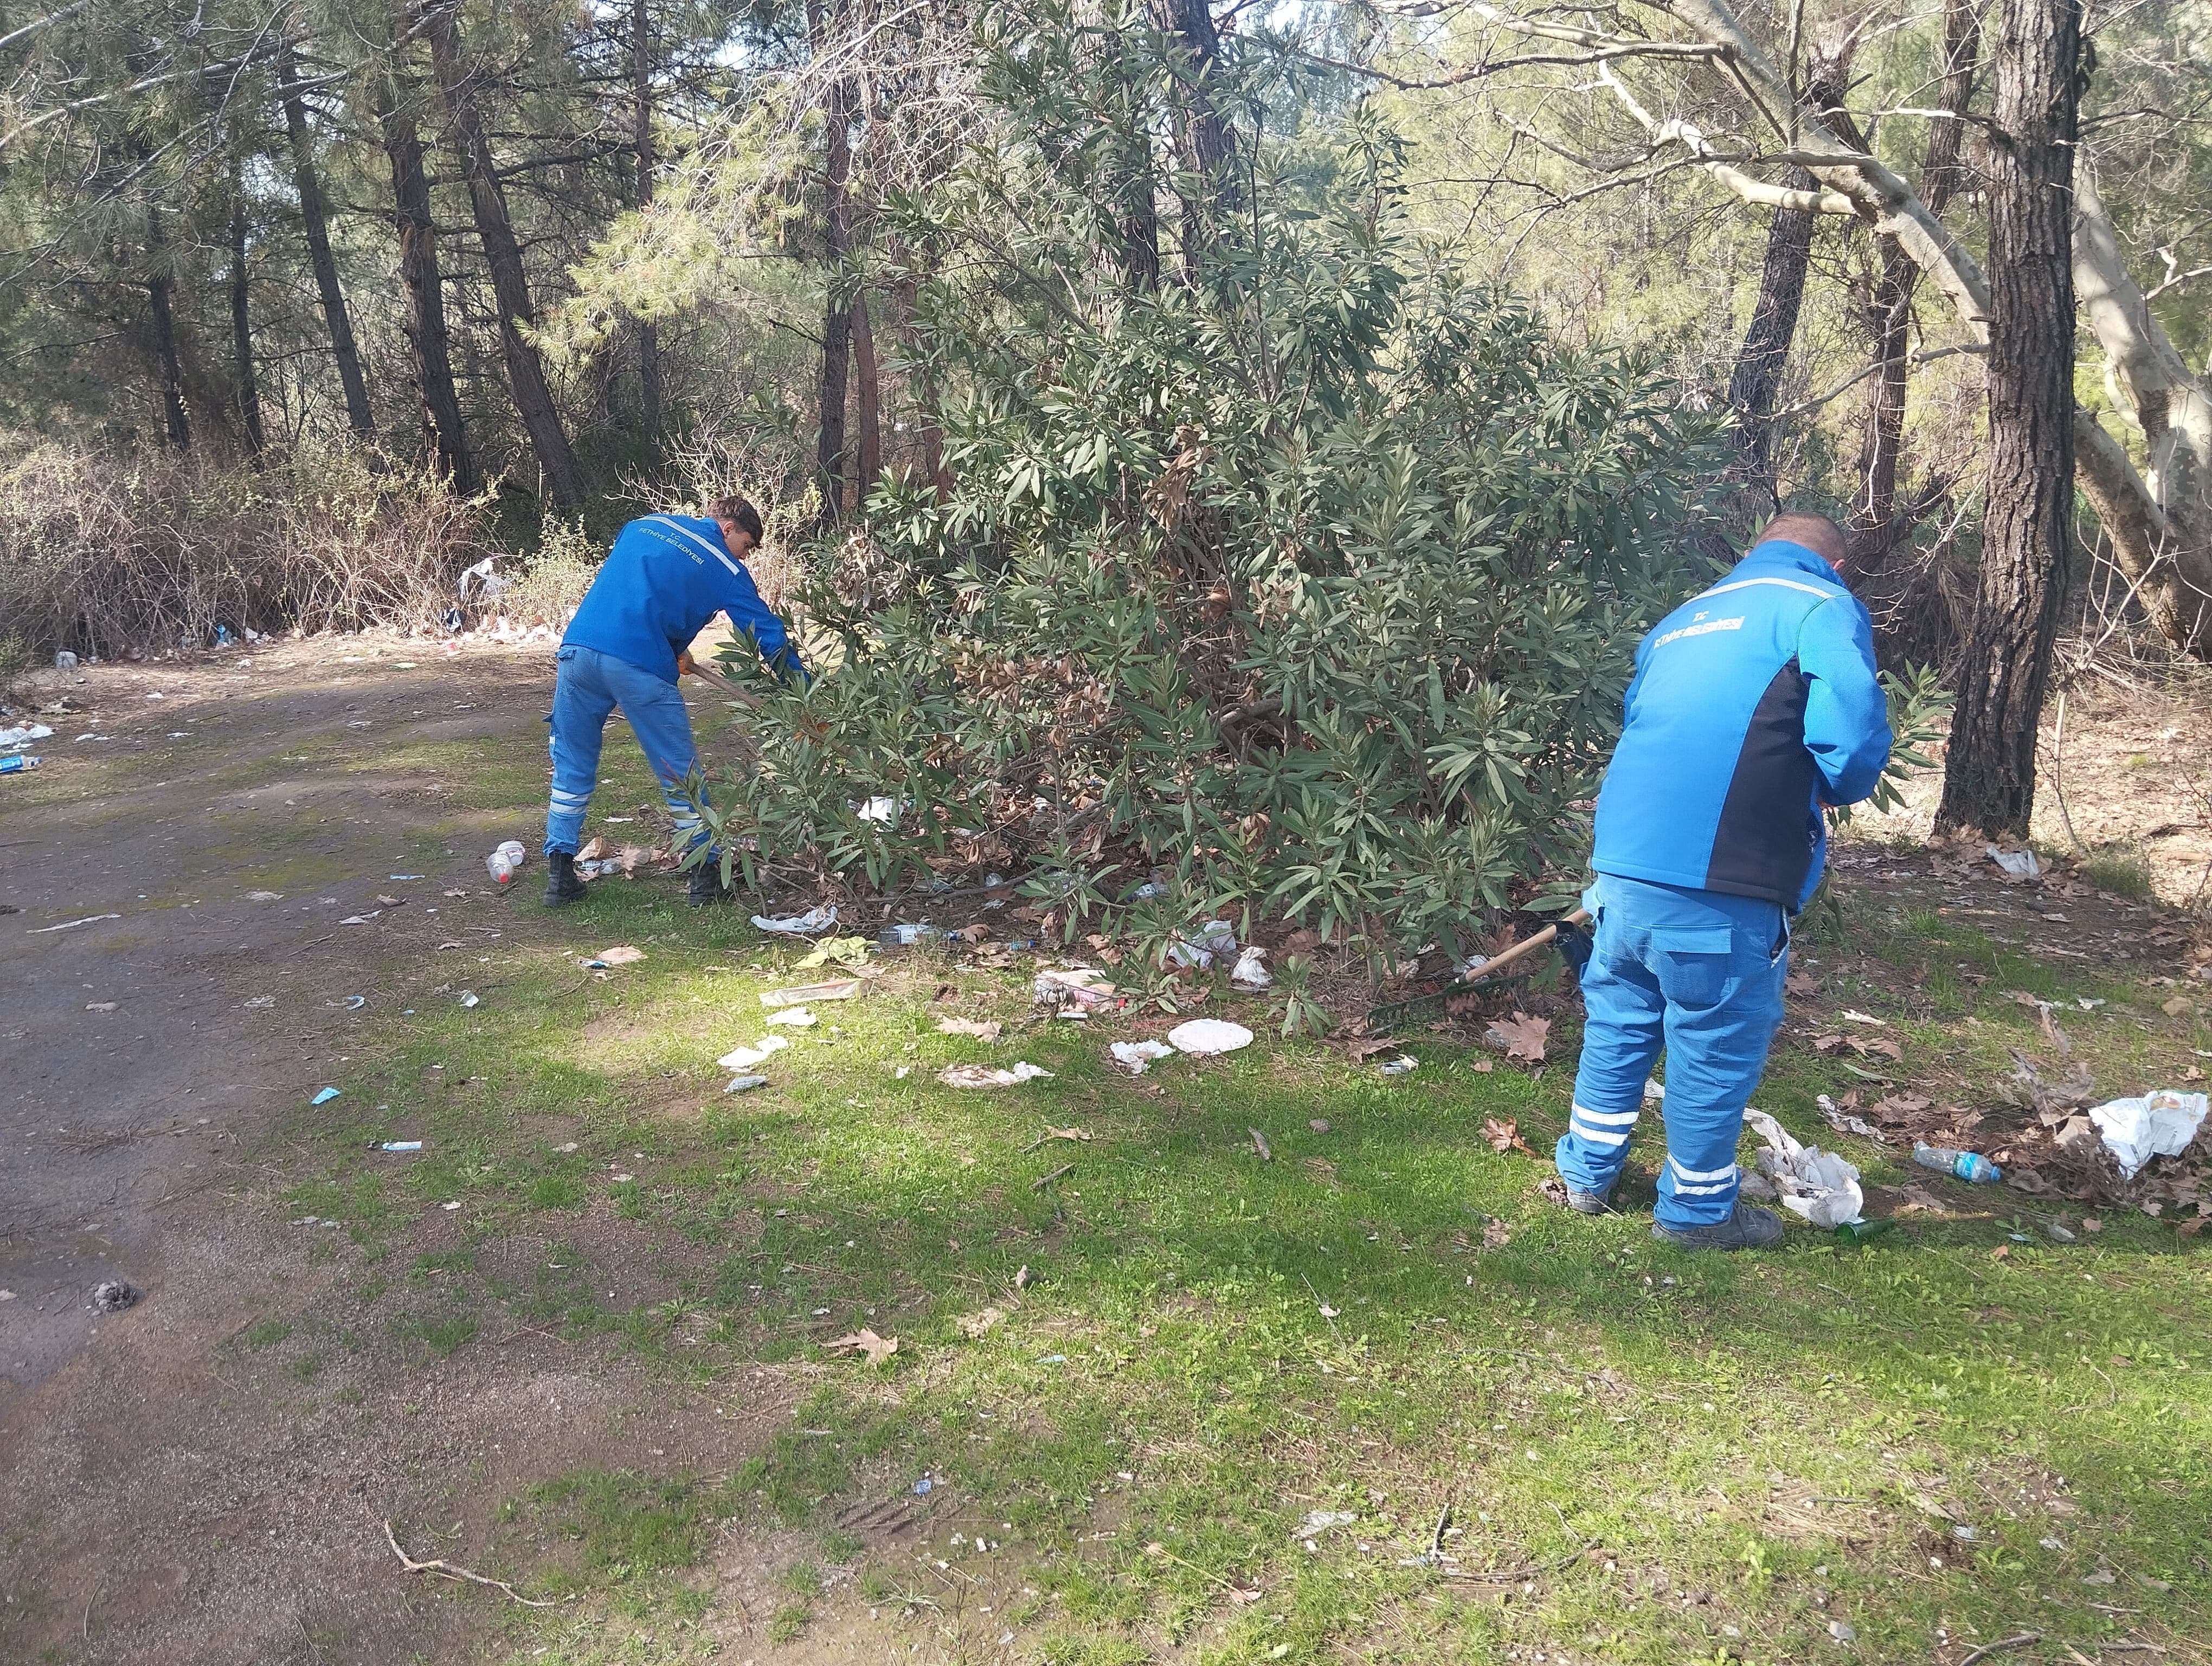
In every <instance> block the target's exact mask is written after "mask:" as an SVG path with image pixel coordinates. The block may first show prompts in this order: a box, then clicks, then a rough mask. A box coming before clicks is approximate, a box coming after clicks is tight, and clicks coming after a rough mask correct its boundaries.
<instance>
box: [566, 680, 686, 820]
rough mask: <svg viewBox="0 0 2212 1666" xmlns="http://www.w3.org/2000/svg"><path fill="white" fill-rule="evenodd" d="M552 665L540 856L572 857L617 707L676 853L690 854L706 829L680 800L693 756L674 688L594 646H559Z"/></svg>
mask: <svg viewBox="0 0 2212 1666" xmlns="http://www.w3.org/2000/svg"><path fill="white" fill-rule="evenodd" d="M558 663H559V666H560V670H559V672H558V674H557V675H556V678H554V683H553V712H552V714H551V715H550V717H548V718H547V719H546V720H545V721H546V722H547V723H549V724H550V725H551V726H552V730H553V734H552V740H551V746H552V751H553V801H552V804H551V806H550V808H549V809H548V810H547V812H546V815H545V854H548V855H550V854H552V853H553V852H555V851H556V850H565V851H567V852H568V854H571V855H574V854H575V852H576V848H577V844H578V842H579V841H580V839H581V838H582V837H583V833H584V812H585V811H586V809H587V808H588V807H589V806H590V805H591V802H592V788H593V787H596V786H598V785H599V743H600V739H601V738H602V735H603V733H604V732H605V728H606V726H607V719H608V718H609V717H610V716H611V715H612V714H613V712H614V709H615V708H616V707H617V706H620V707H621V708H622V714H623V716H624V717H626V718H628V719H629V730H630V733H632V734H634V735H635V736H636V737H637V744H638V745H639V746H641V748H643V749H644V751H645V761H646V762H647V763H649V764H651V765H652V766H653V774H654V775H658V776H659V778H660V790H661V792H662V793H663V795H664V796H665V797H666V799H667V800H668V808H669V810H670V812H671V813H672V814H673V815H674V816H675V818H676V841H677V848H678V850H689V849H690V848H691V847H692V846H694V845H696V844H697V843H698V842H700V840H702V838H704V837H705V836H706V830H705V829H704V828H702V826H701V825H700V824H699V818H698V815H697V813H696V812H695V811H693V809H692V808H691V805H690V800H687V799H686V798H685V797H684V781H685V780H686V779H687V778H688V777H689V776H690V774H691V771H692V769H693V768H694V767H695V766H696V763H697V762H698V752H697V751H696V748H694V747H693V745H692V744H691V714H690V712H689V711H688V710H686V709H685V708H684V696H682V695H681V694H679V693H678V692H677V689H676V684H673V683H670V682H665V681H664V680H663V679H662V678H659V677H656V676H654V675H653V672H649V671H646V670H643V669H641V668H640V667H639V666H634V665H632V664H630V663H629V660H617V659H616V658H615V656H614V655H613V654H602V653H600V652H599V649H597V648H573V647H571V648H562V650H561V653H560V657H559V661H558Z"/></svg>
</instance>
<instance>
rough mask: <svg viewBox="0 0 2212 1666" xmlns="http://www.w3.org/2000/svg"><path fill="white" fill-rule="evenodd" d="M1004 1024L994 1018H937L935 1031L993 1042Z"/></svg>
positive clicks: (944, 1034)
mask: <svg viewBox="0 0 2212 1666" xmlns="http://www.w3.org/2000/svg"><path fill="white" fill-rule="evenodd" d="M1005 1028H1006V1026H1005V1025H1003V1024H1001V1023H1000V1021H999V1020H998V1019H996V1018H939V1019H938V1021H937V1033H938V1034H939V1035H940V1036H973V1037H975V1039H976V1040H978V1041H987V1042H994V1041H996V1040H998V1039H999V1035H1000V1031H1003V1030H1004V1029H1005Z"/></svg>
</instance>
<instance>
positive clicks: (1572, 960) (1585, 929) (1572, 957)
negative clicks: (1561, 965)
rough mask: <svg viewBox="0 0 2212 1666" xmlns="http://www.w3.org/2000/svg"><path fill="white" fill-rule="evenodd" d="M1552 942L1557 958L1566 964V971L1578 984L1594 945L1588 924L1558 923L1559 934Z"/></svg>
mask: <svg viewBox="0 0 2212 1666" xmlns="http://www.w3.org/2000/svg"><path fill="white" fill-rule="evenodd" d="M1553 941H1554V945H1555V946H1556V947H1557V948H1558V949H1559V958H1560V959H1562V960H1564V961H1565V962H1566V963H1567V968H1568V970H1571V972H1573V973H1574V975H1575V982H1577V983H1580V982H1582V981H1583V967H1585V966H1587V965H1589V958H1590V950H1591V949H1592V948H1594V947H1595V945H1596V939H1595V937H1594V936H1593V935H1592V934H1591V933H1590V922H1589V921H1587V920H1582V921H1573V922H1569V921H1565V920H1562V921H1559V936H1558V937H1557V938H1556V939H1553Z"/></svg>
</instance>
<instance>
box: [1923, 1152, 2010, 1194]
mask: <svg viewBox="0 0 2212 1666" xmlns="http://www.w3.org/2000/svg"><path fill="white" fill-rule="evenodd" d="M1912 1160H1913V1161H1914V1162H1916V1163H1917V1164H1919V1165H1920V1166H1921V1167H1922V1168H1923V1169H1934V1170H1936V1171H1937V1172H1939V1173H1942V1174H1954V1175H1956V1176H1958V1177H1959V1178H1960V1179H1961V1180H1971V1181H1972V1182H1974V1183H1976V1184H1977V1185H1986V1184H1988V1183H1990V1181H1993V1180H1998V1179H2002V1177H2003V1174H2004V1170H2002V1169H2000V1168H1998V1167H1997V1165H1996V1164H1994V1163H1992V1162H1990V1159H1989V1158H1986V1157H1984V1156H1983V1155H1982V1154H1981V1152H1978V1151H1954V1150H1953V1149H1952V1148H1951V1147H1950V1146H1928V1145H1921V1144H1918V1143H1915V1145H1914V1146H1913V1147H1912Z"/></svg>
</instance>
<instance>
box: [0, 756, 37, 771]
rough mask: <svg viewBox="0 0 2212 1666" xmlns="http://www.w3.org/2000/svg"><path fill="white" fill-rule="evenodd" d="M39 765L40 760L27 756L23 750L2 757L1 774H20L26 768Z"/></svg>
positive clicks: (35, 767)
mask: <svg viewBox="0 0 2212 1666" xmlns="http://www.w3.org/2000/svg"><path fill="white" fill-rule="evenodd" d="M38 767H39V760H38V759H37V758H36V757H24V756H23V754H22V753H21V752H17V753H15V754H14V755H12V756H11V757H0V775H20V774H21V773H22V772H23V771H24V770H26V769H37V768H38Z"/></svg>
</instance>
